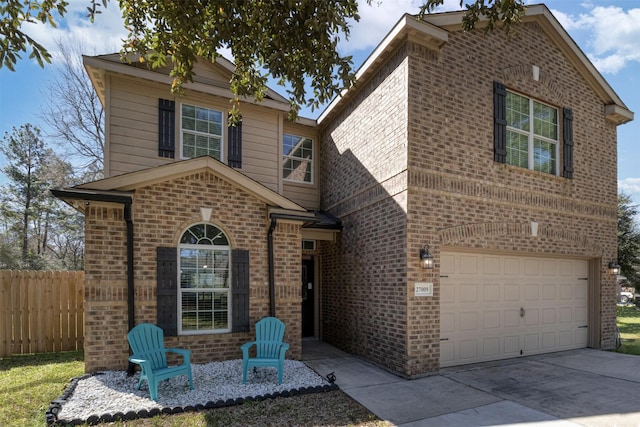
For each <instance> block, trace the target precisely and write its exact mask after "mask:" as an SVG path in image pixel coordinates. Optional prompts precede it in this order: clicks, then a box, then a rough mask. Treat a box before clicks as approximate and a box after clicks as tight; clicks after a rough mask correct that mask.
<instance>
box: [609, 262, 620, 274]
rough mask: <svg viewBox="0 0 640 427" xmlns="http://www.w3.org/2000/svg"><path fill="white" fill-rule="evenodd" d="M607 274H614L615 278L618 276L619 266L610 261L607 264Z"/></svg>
mask: <svg viewBox="0 0 640 427" xmlns="http://www.w3.org/2000/svg"><path fill="white" fill-rule="evenodd" d="M609 273H611V274H615V275H616V276H617V275H618V274H620V265H618V263H617V262H615V261H611V262H610V263H609Z"/></svg>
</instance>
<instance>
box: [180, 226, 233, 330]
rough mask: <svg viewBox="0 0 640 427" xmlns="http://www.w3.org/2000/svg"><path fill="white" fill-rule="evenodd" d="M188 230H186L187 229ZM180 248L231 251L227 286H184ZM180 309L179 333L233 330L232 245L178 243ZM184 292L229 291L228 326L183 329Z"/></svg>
mask: <svg viewBox="0 0 640 427" xmlns="http://www.w3.org/2000/svg"><path fill="white" fill-rule="evenodd" d="M185 231H186V230H185ZM180 249H207V250H211V251H214V250H224V251H227V252H228V253H229V277H228V278H227V287H226V288H183V287H182V283H181V280H180V272H181V271H182V267H181V265H180V264H181V259H182V257H181V256H180ZM177 280H178V282H177V283H178V307H177V308H178V310H177V314H176V315H177V323H178V335H206V334H209V335H210V334H225V333H229V332H231V330H232V327H233V325H232V324H231V322H232V320H233V313H232V312H231V308H232V304H231V298H232V296H233V293H232V292H231V291H232V289H231V283H232V282H231V246H220V245H197V244H195V245H194V244H184V243H181V244H178V277H177ZM183 292H212V293H227V294H228V295H227V328H225V329H200V330H197V331H192V330H188V331H183V330H182V294H183Z"/></svg>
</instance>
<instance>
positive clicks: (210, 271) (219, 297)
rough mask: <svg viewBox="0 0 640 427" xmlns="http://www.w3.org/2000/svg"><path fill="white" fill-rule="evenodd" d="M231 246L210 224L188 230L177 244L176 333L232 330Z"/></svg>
mask: <svg viewBox="0 0 640 427" xmlns="http://www.w3.org/2000/svg"><path fill="white" fill-rule="evenodd" d="M230 255H231V248H230V247H229V240H228V239H227V236H226V235H225V234H224V233H223V232H222V230H220V229H219V228H217V227H215V226H214V225H211V224H205V223H203V224H196V225H193V226H192V227H190V228H189V229H187V230H186V231H185V232H184V233H183V234H182V237H181V238H180V245H179V247H178V263H179V264H178V266H179V270H178V271H179V272H180V273H179V292H178V333H180V334H196V333H216V332H229V331H231V314H232V313H231V281H230Z"/></svg>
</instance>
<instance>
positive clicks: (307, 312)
mask: <svg viewBox="0 0 640 427" xmlns="http://www.w3.org/2000/svg"><path fill="white" fill-rule="evenodd" d="M315 287H316V286H315V283H314V281H313V260H312V259H303V260H302V336H303V337H312V336H314V335H315V323H314V322H315V311H314V308H315V302H314V292H315Z"/></svg>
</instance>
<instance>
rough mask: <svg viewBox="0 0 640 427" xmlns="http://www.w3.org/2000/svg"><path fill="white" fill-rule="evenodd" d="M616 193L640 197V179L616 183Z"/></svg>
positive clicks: (627, 179)
mask: <svg viewBox="0 0 640 427" xmlns="http://www.w3.org/2000/svg"><path fill="white" fill-rule="evenodd" d="M618 191H619V192H621V193H625V194H629V195H635V196H637V197H640V178H625V179H623V180H620V181H618Z"/></svg>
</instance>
